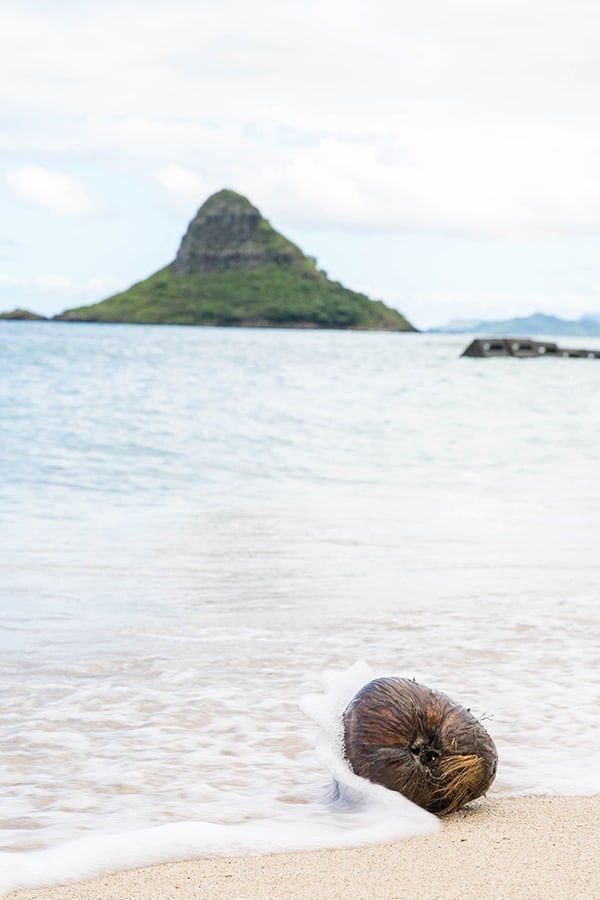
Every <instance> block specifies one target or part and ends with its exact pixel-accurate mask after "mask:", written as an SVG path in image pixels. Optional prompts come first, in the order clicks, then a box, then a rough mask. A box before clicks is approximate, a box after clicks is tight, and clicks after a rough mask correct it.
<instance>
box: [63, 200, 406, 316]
mask: <svg viewBox="0 0 600 900" xmlns="http://www.w3.org/2000/svg"><path fill="white" fill-rule="evenodd" d="M54 318H55V319H59V320H61V321H67V322H134V323H149V324H165V325H235V326H249V327H279V328H344V329H360V330H368V331H415V330H416V329H415V328H414V327H413V326H412V325H411V324H410V322H408V321H407V319H405V317H404V316H403V315H402V314H401V313H399V312H398V311H397V310H395V309H390V308H389V307H388V306H385V304H384V303H382V302H380V301H378V300H371V299H369V297H367V296H365V294H359V293H356V292H355V291H351V290H349V289H348V288H345V287H344V286H343V285H341V284H340V283H339V282H337V281H331V280H330V279H329V278H328V277H327V275H326V274H325V272H322V271H321V270H320V269H318V268H317V266H316V262H315V260H314V259H312V258H311V257H309V256H305V255H304V253H303V252H302V251H301V250H300V248H299V247H297V246H296V245H295V244H293V243H292V242H291V241H289V240H287V238H285V237H284V236H283V235H281V234H279V233H278V232H277V231H275V229H274V228H273V227H272V226H271V225H270V224H269V222H267V220H266V219H264V218H263V217H262V215H261V214H260V212H259V211H258V210H257V209H256V207H254V206H252V204H251V203H250V202H249V201H248V200H247V199H246V198H245V197H242V196H241V195H240V194H236V193H235V192H234V191H228V190H223V191H219V192H218V193H217V194H213V196H212V197H209V198H208V200H207V201H206V203H204V204H203V206H202V207H201V208H200V209H199V211H198V213H197V215H196V216H195V218H194V219H193V220H192V222H191V223H190V225H189V227H188V230H187V232H186V234H185V235H184V237H183V240H182V242H181V246H180V248H179V252H178V253H177V256H176V258H175V260H174V261H173V262H172V263H171V264H170V265H168V266H165V268H163V269H160V270H159V271H158V272H155V273H154V275H151V276H150V277H149V278H147V279H146V280H145V281H140V282H138V283H137V284H134V285H133V287H130V288H129V290H126V291H123V293H120V294H115V295H114V296H113V297H109V298H108V299H107V300H103V301H102V302H101V303H95V304H93V305H92V306H80V307H79V308H77V309H69V310H66V312H63V313H62V314H61V315H59V316H55V317H54Z"/></svg>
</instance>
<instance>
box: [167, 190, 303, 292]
mask: <svg viewBox="0 0 600 900" xmlns="http://www.w3.org/2000/svg"><path fill="white" fill-rule="evenodd" d="M302 259H304V255H303V254H302V251H301V250H299V248H298V247H296V246H295V244H292V242H291V241H288V240H287V239H286V238H284V237H283V236H282V235H280V234H279V233H278V232H276V231H275V230H274V229H273V228H272V227H271V225H270V224H269V223H268V222H267V220H266V219H263V217H262V216H261V214H260V212H259V211H258V209H256V207H255V206H252V204H251V203H250V201H249V200H247V199H246V198H245V197H242V195H241V194H236V193H235V191H229V190H223V191H219V192H218V193H217V194H213V195H212V197H209V198H208V200H207V201H206V202H205V203H204V204H203V205H202V206H201V207H200V209H199V210H198V212H197V213H196V216H195V217H194V218H193V219H192V221H191V222H190V225H189V227H188V230H187V231H186V233H185V235H184V237H183V240H182V241H181V246H180V248H179V251H178V253H177V256H176V257H175V261H174V262H173V264H172V267H171V268H172V270H173V272H175V273H177V274H179V275H183V274H189V273H198V272H225V271H230V270H232V269H257V268H259V267H260V266H263V265H265V264H267V263H275V264H277V265H286V264H289V263H292V262H294V261H300V260H302Z"/></svg>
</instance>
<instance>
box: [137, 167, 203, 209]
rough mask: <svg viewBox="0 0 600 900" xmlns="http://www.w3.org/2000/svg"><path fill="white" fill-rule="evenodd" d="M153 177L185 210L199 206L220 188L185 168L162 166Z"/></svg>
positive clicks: (177, 204) (176, 203)
mask: <svg viewBox="0 0 600 900" xmlns="http://www.w3.org/2000/svg"><path fill="white" fill-rule="evenodd" d="M153 177H154V180H155V181H156V183H157V184H158V185H159V186H160V187H161V188H162V189H163V190H164V191H165V192H166V194H167V195H168V196H169V197H170V198H171V200H173V202H174V203H175V205H176V206H178V207H182V208H184V209H188V207H189V206H190V205H198V203H199V202H200V201H202V200H203V199H204V198H206V197H207V196H208V195H209V194H211V193H214V191H216V190H218V189H219V187H220V185H218V184H215V183H214V182H213V183H210V182H209V181H207V180H206V179H205V178H202V176H201V175H197V174H196V173H195V172H192V171H191V170H190V169H186V168H184V167H183V166H176V165H167V166H160V168H158V169H156V170H155V171H154V172H153Z"/></svg>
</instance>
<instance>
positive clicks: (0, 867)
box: [0, 663, 439, 893]
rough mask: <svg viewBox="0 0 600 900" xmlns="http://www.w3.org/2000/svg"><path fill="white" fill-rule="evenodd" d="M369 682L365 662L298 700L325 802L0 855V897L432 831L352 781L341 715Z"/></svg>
mask: <svg viewBox="0 0 600 900" xmlns="http://www.w3.org/2000/svg"><path fill="white" fill-rule="evenodd" d="M371 677H372V673H371V670H370V669H369V667H368V666H367V665H366V663H357V664H356V665H355V666H353V667H352V668H351V669H348V670H346V671H344V672H338V673H332V672H329V673H326V674H325V675H324V677H323V683H324V691H323V693H322V694H312V695H309V696H307V697H304V698H303V699H302V701H301V706H302V708H303V709H304V711H305V712H306V713H307V714H308V715H310V716H311V717H312V718H313V719H315V721H316V722H317V723H318V725H319V736H318V739H317V746H316V753H317V757H318V759H319V761H320V762H321V764H322V765H323V766H324V768H325V769H326V770H327V771H328V772H329V773H330V775H331V776H332V777H333V779H334V781H335V783H336V785H337V790H336V791H334V792H332V794H331V796H330V797H329V799H327V800H323V801H322V802H319V801H316V800H315V801H312V802H307V803H306V804H290V805H289V806H288V805H286V804H281V812H280V814H279V815H274V817H273V818H268V819H264V818H263V819H255V820H252V821H249V822H243V823H235V824H228V825H222V824H215V823H211V822H180V823H172V824H168V825H161V826H157V827H154V828H144V829H138V830H136V831H129V832H126V833H125V834H116V835H98V836H95V837H88V838H83V839H80V840H77V841H72V842H70V843H68V844H64V845H62V846H60V847H55V848H50V849H47V850H36V851H33V852H30V853H1V854H0V892H2V893H5V892H8V891H10V890H14V889H17V888H32V887H49V886H51V885H56V884H65V883H68V882H72V881H79V880H84V879H87V878H93V877H94V876H98V875H107V874H110V873H112V872H118V871H123V870H125V869H131V868H136V867H138V866H144V865H152V864H157V863H163V862H172V861H175V860H181V859H193V858H200V857H209V856H235V855H240V854H262V853H273V852H282V851H293V850H316V849H334V848H344V847H357V846H366V845H369V844H382V843H389V842H391V841H396V840H402V839H404V838H408V837H414V836H417V835H421V834H427V833H430V832H433V831H436V830H437V829H438V828H439V822H438V819H437V818H436V817H435V816H433V815H431V814H430V813H428V812H426V811H425V810H423V809H420V808H419V807H418V806H415V804H413V803H411V802H410V801H409V800H407V799H406V798H405V797H402V796H401V795H400V794H396V793H394V792H392V791H388V790H387V789H386V788H384V787H381V786H380V785H376V784H371V783H370V782H368V781H366V780H365V779H363V778H360V777H359V776H357V775H355V774H354V773H353V772H352V771H351V770H350V769H349V767H348V765H347V763H346V761H345V759H344V757H343V753H342V742H341V714H342V711H343V709H344V708H345V706H346V705H347V703H348V701H349V700H350V699H351V697H352V696H353V695H354V693H355V692H356V690H357V689H358V688H359V687H361V685H363V684H364V683H365V682H366V681H368V680H369V679H370V678H371Z"/></svg>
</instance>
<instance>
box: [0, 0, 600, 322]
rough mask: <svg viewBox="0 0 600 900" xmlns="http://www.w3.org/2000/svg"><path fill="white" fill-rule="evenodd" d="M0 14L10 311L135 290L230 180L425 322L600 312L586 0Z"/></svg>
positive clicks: (592, 23) (599, 75)
mask: <svg viewBox="0 0 600 900" xmlns="http://www.w3.org/2000/svg"><path fill="white" fill-rule="evenodd" d="M0 14H1V19H0V21H1V22H2V27H1V29H0V123H1V128H0V310H8V309H12V308H14V307H16V306H24V307H26V308H29V309H32V310H34V311H36V312H39V313H43V314H45V315H52V314H54V313H58V312H61V311H62V310H64V309H68V308H70V307H74V306H80V305H83V304H87V303H93V302H96V301H98V300H102V299H104V298H106V297H107V296H109V295H110V294H112V293H115V292H117V291H119V290H124V289H125V288H127V287H129V286H130V285H131V284H132V283H134V282H136V281H140V280H142V279H143V278H146V277H147V276H148V275H150V274H151V273H152V272H154V271H156V270H157V269H159V268H161V267H162V266H164V265H165V264H166V263H168V262H170V261H171V260H172V259H173V258H174V256H175V254H176V252H177V248H178V246H179V243H180V241H181V238H182V236H183V233H184V232H185V229H186V227H187V225H188V222H189V221H190V219H191V218H192V217H193V215H194V214H195V212H196V211H197V209H198V208H199V207H200V206H201V205H202V203H203V202H204V201H205V200H206V198H207V197H208V196H209V195H210V194H211V193H213V192H215V191H217V190H220V189H221V188H224V187H226V188H230V189H233V190H236V191H238V192H239V193H241V194H244V195H245V196H246V197H248V199H249V200H250V201H251V202H252V203H254V205H256V206H257V207H258V208H259V209H260V211H261V213H262V214H263V215H264V216H265V217H266V218H267V219H268V220H269V221H270V222H271V224H272V225H273V226H274V227H275V228H277V229H278V230H279V231H281V232H282V233H283V234H285V235H286V237H288V238H290V239H291V240H293V241H294V242H295V243H297V244H298V245H299V246H300V247H301V248H302V249H303V250H304V252H305V253H307V254H308V255H310V256H314V257H316V258H317V260H318V264H319V266H320V267H321V268H323V269H324V270H325V271H327V272H328V274H329V275H330V277H332V278H335V279H336V280H339V281H341V282H342V283H343V284H345V285H346V286H347V287H351V288H353V289H354V290H362V291H364V292H366V293H367V294H368V295H369V296H371V297H372V298H373V299H380V300H383V301H384V302H386V303H388V304H389V305H390V306H394V307H395V308H397V309H400V310H401V311H402V312H403V313H404V314H405V315H406V316H407V317H408V318H409V319H410V321H411V322H413V324H414V325H416V326H417V327H419V328H427V327H431V326H434V325H437V324H440V323H443V322H446V321H448V320H450V319H454V318H505V317H509V316H514V315H528V314H530V313H533V312H535V311H538V310H542V311H544V312H547V313H552V314H555V315H560V316H563V317H565V318H576V317H578V316H579V315H581V314H584V313H586V312H600V177H599V175H598V173H599V169H600V162H599V161H600V55H599V54H598V50H597V47H598V40H599V37H600V4H598V3H597V0H368V2H367V0H364V2H363V0H302V2H296V0H287V2H285V0H284V2H282V0H254V2H253V3H248V2H247V0H219V2H218V3H217V2H216V0H211V2H209V0H169V2H167V0H119V2H118V3H117V2H113V0H102V2H96V0H18V2H14V3H12V2H6V0H0Z"/></svg>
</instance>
